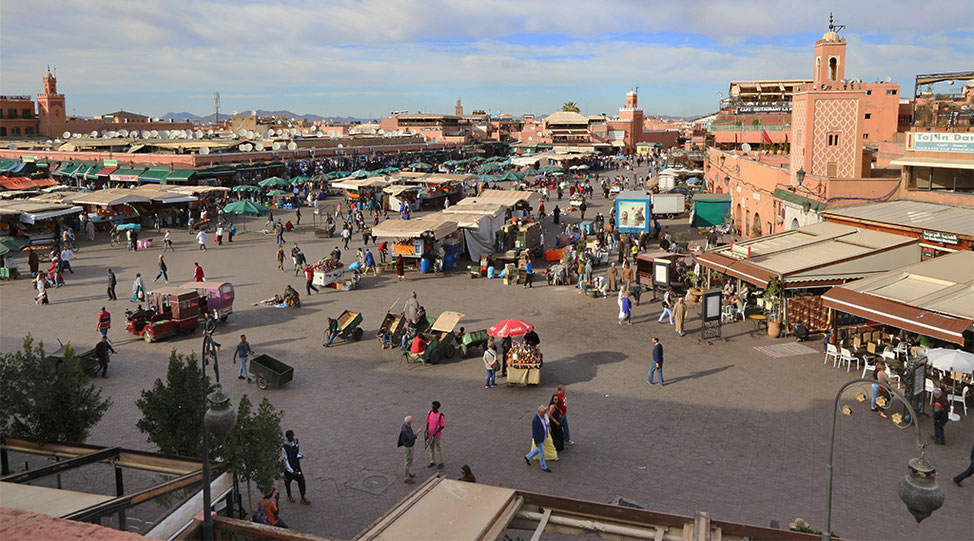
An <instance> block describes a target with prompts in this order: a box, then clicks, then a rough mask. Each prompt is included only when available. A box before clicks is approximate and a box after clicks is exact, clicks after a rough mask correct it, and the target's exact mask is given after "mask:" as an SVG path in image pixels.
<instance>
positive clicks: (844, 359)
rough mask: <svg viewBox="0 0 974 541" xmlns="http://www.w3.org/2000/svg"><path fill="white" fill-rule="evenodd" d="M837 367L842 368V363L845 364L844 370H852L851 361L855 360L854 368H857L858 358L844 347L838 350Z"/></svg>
mask: <svg viewBox="0 0 974 541" xmlns="http://www.w3.org/2000/svg"><path fill="white" fill-rule="evenodd" d="M839 352H840V353H839V368H842V363H845V364H846V369H845V371H846V372H848V371H850V370H852V361H856V370H859V358H858V357H856V356H854V355H853V354H852V352H851V351H849V350H848V349H846V348H842V349H840V350H839Z"/></svg>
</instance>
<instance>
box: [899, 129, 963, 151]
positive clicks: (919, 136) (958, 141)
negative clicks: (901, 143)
mask: <svg viewBox="0 0 974 541" xmlns="http://www.w3.org/2000/svg"><path fill="white" fill-rule="evenodd" d="M906 149H907V150H910V151H921V152H954V153H960V154H974V133H970V132H968V133H945V132H910V133H908V134H906Z"/></svg>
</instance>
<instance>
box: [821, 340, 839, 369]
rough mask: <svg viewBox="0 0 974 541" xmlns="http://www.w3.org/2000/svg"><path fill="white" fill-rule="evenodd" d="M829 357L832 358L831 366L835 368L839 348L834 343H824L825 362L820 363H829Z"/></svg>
mask: <svg viewBox="0 0 974 541" xmlns="http://www.w3.org/2000/svg"><path fill="white" fill-rule="evenodd" d="M829 358H831V359H832V367H833V368H835V363H836V362H838V360H839V350H838V349H836V347H835V345H834V344H826V345H825V362H824V363H822V364H829Z"/></svg>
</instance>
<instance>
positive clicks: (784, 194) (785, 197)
mask: <svg viewBox="0 0 974 541" xmlns="http://www.w3.org/2000/svg"><path fill="white" fill-rule="evenodd" d="M771 195H772V196H773V197H775V198H777V199H780V200H782V201H788V202H789V203H794V204H796V205H798V206H800V207H804V206H805V203H806V202H807V203H808V204H809V206H810V208H811V210H814V211H815V212H818V211H820V210H822V209H824V208H825V203H824V202H822V201H816V200H814V199H809V198H807V197H803V196H801V195H798V194H797V193H795V192H792V191H789V190H783V189H781V188H776V189H775V191H774V193H772V194H771Z"/></svg>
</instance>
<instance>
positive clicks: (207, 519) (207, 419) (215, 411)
mask: <svg viewBox="0 0 974 541" xmlns="http://www.w3.org/2000/svg"><path fill="white" fill-rule="evenodd" d="M211 332H212V331H207V330H205V329H204V332H203V358H202V366H201V367H200V373H201V374H202V377H203V401H204V403H206V404H208V405H209V407H208V408H207V410H206V414H205V415H204V416H203V524H202V525H201V527H200V530H201V534H202V535H201V537H202V539H215V536H214V533H213V518H212V517H211V516H210V507H212V502H211V496H210V441H209V440H210V438H209V435H210V434H213V436H214V437H215V438H216V440H217V442H219V443H223V442H224V441H225V440H226V439H227V436H229V435H230V431H231V430H233V425H234V424H236V422H237V412H236V411H234V409H233V406H231V405H230V397H229V396H227V394H226V393H224V392H223V389H222V388H220V386H219V385H220V369H219V367H218V366H217V357H216V353H217V348H218V347H219V344H217V343H216V342H214V341H213V336H212V334H211ZM211 359H212V360H213V371H214V373H215V374H216V383H217V389H216V391H214V392H213V394H211V395H209V396H207V395H206V365H207V364H208V362H209V361H210V360H211Z"/></svg>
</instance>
